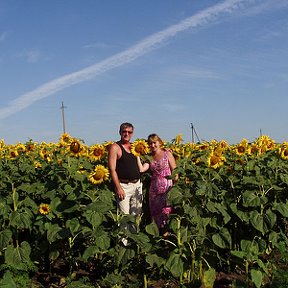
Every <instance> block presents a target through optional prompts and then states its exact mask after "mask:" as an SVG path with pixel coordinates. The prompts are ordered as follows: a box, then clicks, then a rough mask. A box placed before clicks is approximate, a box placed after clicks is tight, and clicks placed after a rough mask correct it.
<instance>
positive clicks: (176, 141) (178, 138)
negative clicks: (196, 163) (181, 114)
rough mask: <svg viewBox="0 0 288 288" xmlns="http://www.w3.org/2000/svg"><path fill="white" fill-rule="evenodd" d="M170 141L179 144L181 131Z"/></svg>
mask: <svg viewBox="0 0 288 288" xmlns="http://www.w3.org/2000/svg"><path fill="white" fill-rule="evenodd" d="M172 141H173V142H174V144H175V145H179V144H180V143H181V142H183V138H182V133H180V134H178V135H177V136H176V137H175V139H173V140H172Z"/></svg>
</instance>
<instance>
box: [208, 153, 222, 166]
mask: <svg viewBox="0 0 288 288" xmlns="http://www.w3.org/2000/svg"><path fill="white" fill-rule="evenodd" d="M225 160H226V159H225V157H224V156H223V155H221V154H215V153H213V152H211V153H210V155H209V156H208V159H207V162H208V166H209V167H212V168H214V169H216V168H218V167H220V166H222V165H223V164H224V162H225Z"/></svg>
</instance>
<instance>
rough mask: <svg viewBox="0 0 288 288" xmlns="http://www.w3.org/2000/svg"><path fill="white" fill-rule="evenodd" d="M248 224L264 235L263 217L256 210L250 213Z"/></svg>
mask: <svg viewBox="0 0 288 288" xmlns="http://www.w3.org/2000/svg"><path fill="white" fill-rule="evenodd" d="M249 214H250V223H251V224H252V226H253V227H254V228H255V229H256V230H258V231H260V232H261V233H262V234H264V219H263V216H262V215H261V214H260V213H259V212H257V211H256V210H254V211H251V212H250V213H249Z"/></svg>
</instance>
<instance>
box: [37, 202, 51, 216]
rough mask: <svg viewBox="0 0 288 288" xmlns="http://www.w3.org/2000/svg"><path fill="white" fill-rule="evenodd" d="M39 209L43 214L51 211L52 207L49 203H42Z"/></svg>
mask: <svg viewBox="0 0 288 288" xmlns="http://www.w3.org/2000/svg"><path fill="white" fill-rule="evenodd" d="M38 211H39V213H40V214H42V215H47V214H49V213H50V212H51V209H50V207H49V205H48V204H40V206H39V209H38Z"/></svg>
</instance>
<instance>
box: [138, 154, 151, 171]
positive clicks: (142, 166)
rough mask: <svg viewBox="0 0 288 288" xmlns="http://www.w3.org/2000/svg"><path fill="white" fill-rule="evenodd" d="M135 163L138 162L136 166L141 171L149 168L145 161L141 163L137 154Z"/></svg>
mask: <svg viewBox="0 0 288 288" xmlns="http://www.w3.org/2000/svg"><path fill="white" fill-rule="evenodd" d="M137 164H138V167H139V171H140V172H141V173H143V172H146V171H147V170H148V169H149V164H148V163H146V162H145V163H144V164H142V162H141V159H140V157H139V156H137Z"/></svg>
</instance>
